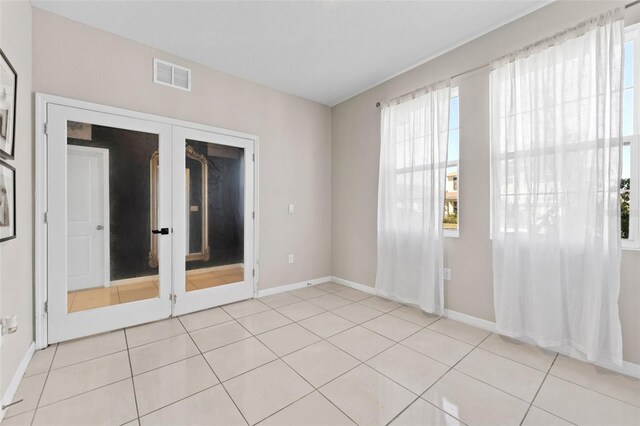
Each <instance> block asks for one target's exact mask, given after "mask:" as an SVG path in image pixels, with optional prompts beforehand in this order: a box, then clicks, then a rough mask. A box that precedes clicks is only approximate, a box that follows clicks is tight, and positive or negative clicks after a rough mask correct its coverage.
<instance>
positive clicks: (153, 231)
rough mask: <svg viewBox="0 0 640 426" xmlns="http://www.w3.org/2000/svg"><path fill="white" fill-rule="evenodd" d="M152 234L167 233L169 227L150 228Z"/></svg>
mask: <svg viewBox="0 0 640 426" xmlns="http://www.w3.org/2000/svg"><path fill="white" fill-rule="evenodd" d="M151 232H152V233H153V234H160V235H169V228H160V229H152V230H151Z"/></svg>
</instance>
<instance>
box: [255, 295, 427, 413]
mask: <svg viewBox="0 0 640 426" xmlns="http://www.w3.org/2000/svg"><path fill="white" fill-rule="evenodd" d="M363 300H364V299H363ZM355 303H358V302H355ZM345 306H346V305H345ZM365 306H366V305H365ZM400 307H401V306H399V307H398V308H396V309H400ZM338 309H339V308H338ZM372 309H373V308H372ZM396 309H392V310H391V311H389V312H392V311H394V310H396ZM378 312H380V311H378ZM387 313H388V312H382V315H386V314H387ZM382 315H379V316H378V317H376V318H379V317H381V316H382ZM365 322H367V321H365ZM434 322H435V321H434ZM357 326H361V324H357V323H356V324H355V325H354V326H353V327H349V328H348V329H346V330H343V331H340V332H338V333H335V334H333V335H331V336H328V337H327V338H323V337H320V336H319V337H320V339H321V341H325V342H326V343H328V344H330V345H331V346H333V347H335V348H336V349H337V350H339V351H340V352H342V353H345V354H347V355H348V356H350V357H352V358H354V359H355V360H357V361H358V364H356V365H355V366H353V367H352V368H350V369H348V370H346V371H344V372H342V373H341V374H339V375H338V376H336V377H334V378H333V379H331V380H329V381H327V382H326V383H323V384H322V386H320V388H322V387H325V386H327V385H328V384H329V383H331V382H333V381H335V380H337V379H339V378H340V377H342V376H344V375H346V374H348V373H349V372H351V371H353V370H355V369H356V368H358V367H360V366H362V365H365V366H366V367H368V368H371V369H372V370H373V371H375V372H376V373H378V374H380V375H381V376H383V377H385V378H387V379H389V380H390V381H392V382H393V383H395V384H397V385H398V386H400V387H402V388H404V389H406V390H407V391H408V392H409V393H411V394H413V395H416V394H415V393H414V392H413V391H411V390H410V389H408V388H406V387H405V386H404V385H402V384H400V383H398V382H396V381H395V380H394V379H392V378H390V377H388V376H386V375H385V374H383V373H381V372H380V371H378V370H376V369H375V368H373V367H371V366H370V365H368V364H366V362H367V361H369V360H371V359H373V358H375V357H376V356H378V355H379V354H381V353H383V352H385V351H387V350H389V349H391V348H392V347H394V346H396V345H398V343H399V342H396V341H394V340H393V339H389V338H388V337H386V336H382V335H381V334H378V333H376V332H375V331H373V330H369V329H367V328H366V327H363V328H365V329H366V330H368V331H370V332H372V333H374V334H377V335H378V336H381V337H383V338H385V339H387V340H389V341H391V342H393V343H394V344H393V345H391V346H389V347H388V348H386V349H384V350H382V351H380V352H378V353H376V354H374V355H372V356H371V357H369V358H367V359H366V360H364V361H362V360H360V359H358V358H356V357H354V356H353V355H351V354H350V353H348V352H346V351H345V350H343V349H342V348H340V347H338V346H336V345H335V344H334V343H332V342H330V341H329V340H328V339H329V338H330V337H333V336H335V335H337V334H340V333H344V332H345V331H348V330H351V329H353V328H355V327H357ZM423 328H425V327H420V329H418V330H416V331H415V332H414V333H412V334H411V335H409V336H407V338H409V337H411V336H412V335H413V334H415V333H418V332H420V331H421V330H422V329H423ZM309 331H310V332H311V330H309ZM312 333H313V332H312ZM314 334H315V333H314ZM316 343H319V342H315V343H312V344H310V345H308V346H305V347H303V348H300V349H297V350H295V351H293V352H291V353H289V354H286V355H285V356H288V355H291V354H293V353H296V352H299V351H301V350H303V349H305V348H307V347H309V346H312V345H314V344H316ZM282 361H283V362H284V363H285V364H286V365H287V366H288V367H289V368H291V369H292V370H293V371H294V372H295V373H296V374H298V375H299V376H300V377H302V375H301V374H300V373H298V371H296V369H295V368H293V367H291V365H289V364H288V363H287V362H286V361H285V360H284V359H282ZM302 378H303V379H304V380H305V381H306V379H305V378H304V377H302ZM307 383H309V384H310V385H311V386H312V387H313V388H314V389H315V391H316V392H318V393H319V394H320V395H322V397H323V398H324V399H326V400H327V401H329V403H331V404H332V405H333V406H334V407H335V408H336V409H337V410H339V411H340V412H341V413H343V414H344V415H345V416H346V417H347V418H348V419H350V420H351V421H353V422H354V423H355V424H358V423H357V422H356V421H355V420H354V419H352V418H351V417H350V416H349V415H348V414H347V413H345V412H344V411H343V410H342V409H341V408H340V407H338V406H337V405H336V404H335V403H334V402H333V401H331V399H329V398H328V397H327V396H326V395H325V394H324V393H322V391H321V390H320V388H316V387H315V386H314V385H313V384H311V383H310V382H308V381H307ZM307 395H309V394H307ZM307 395H305V396H307ZM305 396H303V397H301V398H299V399H298V400H296V401H294V402H292V403H291V404H289V405H287V406H285V407H283V408H282V409H280V410H278V411H277V412H279V411H282V410H284V409H285V408H287V407H289V406H290V405H292V404H294V403H295V402H297V401H299V400H300V399H302V398H304V397H305ZM417 398H420V396H419V395H418V396H417ZM414 401H415V400H414ZM412 403H413V402H412ZM412 403H411V404H412ZM411 404H409V405H411ZM277 412H276V413H277ZM276 413H273V414H271V416H273V415H275V414H276ZM271 416H269V417H271ZM269 417H266V418H269ZM266 418H265V419H266ZM265 419H262V420H261V421H264V420H265Z"/></svg>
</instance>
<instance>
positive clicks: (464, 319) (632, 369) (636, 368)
mask: <svg viewBox="0 0 640 426" xmlns="http://www.w3.org/2000/svg"><path fill="white" fill-rule="evenodd" d="M331 281H333V282H335V283H338V284H342V285H344V286H347V287H351V288H355V289H356V290H360V291H364V292H366V293H370V294H376V295H377V294H378V292H377V291H376V289H375V288H373V287H369V286H367V285H364V284H359V283H355V282H353V281H349V280H345V279H344V278H340V277H331ZM444 316H445V317H446V318H449V319H452V320H455V321H459V322H461V323H464V324H467V325H471V326H473V327H477V328H481V329H483V330H487V331H490V332H492V333H498V331H497V326H496V323H495V322H493V321H487V320H484V319H482V318H478V317H474V316H471V315H467V314H463V313H462V312H456V311H452V310H451V309H445V310H444ZM498 334H499V333H498ZM519 340H522V341H524V342H525V343H529V344H534V345H535V343H534V342H531V341H526V340H523V339H519ZM554 351H555V352H558V351H557V350H554ZM559 353H561V354H562V355H566V356H568V357H571V358H576V359H579V360H580V361H585V362H589V361H587V360H585V359H583V358H581V357H580V356H578V355H577V354H575V353H564V352H562V351H560V352H559ZM592 364H594V363H592ZM595 365H597V366H599V367H602V368H606V369H608V370H612V371H615V372H617V373H621V374H626V375H627V376H631V377H637V378H640V364H635V363H633V362H629V361H622V365H616V364H613V363H611V364H609V363H595Z"/></svg>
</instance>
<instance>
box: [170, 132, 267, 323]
mask: <svg viewBox="0 0 640 426" xmlns="http://www.w3.org/2000/svg"><path fill="white" fill-rule="evenodd" d="M253 144H254V142H253V140H249V139H244V138H240V137H232V136H229V135H223V134H218V133H212V132H205V131H200V130H194V129H189V128H183V127H177V126H174V127H173V157H174V161H173V180H174V185H173V200H174V203H173V224H174V245H173V287H174V294H175V303H174V308H173V309H174V310H173V313H174V315H181V314H184V313H188V312H193V311H198V310H201V309H206V308H210V307H213V306H219V305H224V304H227V303H231V302H235V301H238V300H243V299H248V298H250V297H252V296H253V291H254V270H253V268H254V267H253V265H254V215H253V212H254V164H255V162H254V156H253V153H254V146H253Z"/></svg>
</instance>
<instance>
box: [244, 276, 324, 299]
mask: <svg viewBox="0 0 640 426" xmlns="http://www.w3.org/2000/svg"><path fill="white" fill-rule="evenodd" d="M328 281H331V277H329V276H327V277H320V278H314V279H312V280H307V281H301V282H299V283H293V284H285V285H280V286H278V287H271V288H265V289H264V290H258V292H257V294H256V297H264V296H271V295H272V294H278V293H284V292H285V291H291V290H298V289H299V288H304V287H307V286H312V285H316V284H322V283H326V282H328Z"/></svg>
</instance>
